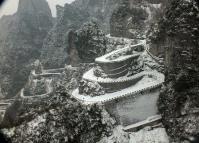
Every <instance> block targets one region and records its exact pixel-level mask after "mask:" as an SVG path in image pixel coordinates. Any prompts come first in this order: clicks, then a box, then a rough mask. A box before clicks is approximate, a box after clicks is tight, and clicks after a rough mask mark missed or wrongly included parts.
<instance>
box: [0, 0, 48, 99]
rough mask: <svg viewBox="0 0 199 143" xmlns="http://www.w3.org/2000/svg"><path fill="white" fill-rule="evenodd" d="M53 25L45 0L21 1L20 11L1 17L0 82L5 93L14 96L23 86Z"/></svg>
mask: <svg viewBox="0 0 199 143" xmlns="http://www.w3.org/2000/svg"><path fill="white" fill-rule="evenodd" d="M51 26H52V16H51V11H50V9H49V7H48V4H47V2H46V1H45V0H20V1H19V7H18V11H17V13H15V14H14V15H10V16H4V17H2V19H1V20H0V77H1V79H0V81H1V88H2V93H3V94H4V95H5V96H7V95H8V96H14V95H15V94H16V93H17V92H18V91H19V90H20V89H21V87H23V85H24V83H25V81H26V80H27V77H28V75H29V70H30V63H31V62H32V61H33V60H35V59H36V58H38V56H39V55H40V50H41V47H42V43H43V39H44V38H45V36H46V34H47V32H48V30H49V29H50V28H51Z"/></svg>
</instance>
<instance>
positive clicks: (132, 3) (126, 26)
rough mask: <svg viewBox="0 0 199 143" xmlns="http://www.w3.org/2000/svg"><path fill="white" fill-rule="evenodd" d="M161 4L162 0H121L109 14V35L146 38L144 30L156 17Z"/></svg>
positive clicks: (147, 28) (145, 30) (146, 29)
mask: <svg viewBox="0 0 199 143" xmlns="http://www.w3.org/2000/svg"><path fill="white" fill-rule="evenodd" d="M163 5H164V4H163V1H162V0H147V1H144V0H143V1H140V0H123V1H122V2H121V3H120V5H119V7H118V8H117V9H115V10H114V12H113V14H112V16H111V20H110V25H111V26H110V27H111V28H110V34H111V36H116V37H127V38H133V39H143V38H146V32H147V31H148V30H149V28H150V25H151V24H152V23H153V22H154V21H155V20H156V19H157V17H158V15H159V13H160V11H161V8H162V6H163Z"/></svg>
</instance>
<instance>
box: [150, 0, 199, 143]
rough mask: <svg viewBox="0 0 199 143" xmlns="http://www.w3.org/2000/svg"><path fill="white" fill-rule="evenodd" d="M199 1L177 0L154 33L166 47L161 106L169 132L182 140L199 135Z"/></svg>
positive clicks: (154, 37) (154, 39)
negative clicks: (164, 79)
mask: <svg viewBox="0 0 199 143" xmlns="http://www.w3.org/2000/svg"><path fill="white" fill-rule="evenodd" d="M198 13H199V3H198V1H196V0H175V1H172V2H171V4H170V5H169V6H168V8H167V11H166V12H165V15H164V16H163V18H162V19H161V21H160V22H159V23H158V26H157V28H156V30H155V32H154V33H155V34H153V36H152V37H151V41H152V42H153V43H154V44H158V45H159V48H160V49H161V50H162V51H164V57H165V66H166V70H165V74H166V83H165V87H164V89H163V92H162V94H161V96H160V99H159V110H160V112H161V113H162V115H163V123H164V125H165V127H166V128H167V132H168V133H169V135H170V136H171V137H172V138H173V139H174V140H176V141H179V142H181V141H182V140H183V139H185V138H190V137H193V136H197V135H198V133H199V132H198V127H199V124H198V121H199V116H198V107H199V106H198V102H199V98H198V94H199V76H198V73H199V64H198V61H199V57H198V54H199V48H198V47H199V43H198V41H199V25H198V21H199V15H198Z"/></svg>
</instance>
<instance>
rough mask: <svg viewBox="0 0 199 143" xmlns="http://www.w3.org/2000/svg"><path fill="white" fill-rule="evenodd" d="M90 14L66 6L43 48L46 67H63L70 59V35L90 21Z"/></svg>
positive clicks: (43, 59) (42, 58)
mask: <svg viewBox="0 0 199 143" xmlns="http://www.w3.org/2000/svg"><path fill="white" fill-rule="evenodd" d="M88 19H89V15H88V13H86V12H84V11H82V10H80V9H79V8H76V7H74V6H72V5H69V4H65V6H64V10H62V12H61V13H60V14H59V17H58V18H57V21H56V23H55V25H54V26H53V28H52V29H51V30H50V32H49V33H48V35H47V37H46V39H45V41H44V45H43V48H42V54H41V57H40V59H41V62H42V63H43V65H44V67H47V68H55V67H63V65H64V64H65V63H66V61H67V60H66V59H67V57H68V54H67V50H68V34H69V33H70V32H71V31H75V30H77V29H79V28H80V27H81V25H82V23H84V22H86V21H88Z"/></svg>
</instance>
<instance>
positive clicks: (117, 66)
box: [97, 55, 139, 78]
mask: <svg viewBox="0 0 199 143" xmlns="http://www.w3.org/2000/svg"><path fill="white" fill-rule="evenodd" d="M138 57H139V55H138V56H135V57H131V58H129V59H126V60H123V61H120V62H113V63H111V62H110V63H97V64H98V65H99V66H100V67H101V68H102V70H103V71H104V72H105V73H106V74H107V75H108V77H110V78H118V77H121V76H124V75H126V74H127V73H128V71H127V69H128V68H129V67H130V66H131V63H132V62H133V61H134V60H137V59H138ZM125 71H126V72H125Z"/></svg>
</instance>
